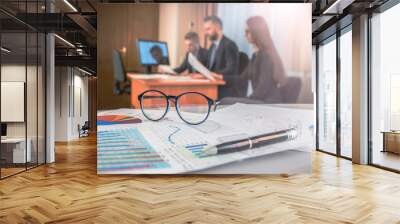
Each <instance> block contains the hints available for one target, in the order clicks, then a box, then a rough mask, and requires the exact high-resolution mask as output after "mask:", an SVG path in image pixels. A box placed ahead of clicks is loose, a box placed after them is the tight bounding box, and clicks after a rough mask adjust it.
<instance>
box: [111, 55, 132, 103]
mask: <svg viewBox="0 0 400 224" xmlns="http://www.w3.org/2000/svg"><path fill="white" fill-rule="evenodd" d="M112 56H113V68H114V93H115V94H118V95H120V94H123V93H127V94H130V93H131V86H130V84H129V81H128V80H127V78H126V72H125V68H124V65H123V63H122V59H121V55H120V53H119V52H118V51H117V50H113V55H112Z"/></svg>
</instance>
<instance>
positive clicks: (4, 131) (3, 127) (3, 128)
mask: <svg viewBox="0 0 400 224" xmlns="http://www.w3.org/2000/svg"><path fill="white" fill-rule="evenodd" d="M6 136H7V124H5V123H1V137H6Z"/></svg>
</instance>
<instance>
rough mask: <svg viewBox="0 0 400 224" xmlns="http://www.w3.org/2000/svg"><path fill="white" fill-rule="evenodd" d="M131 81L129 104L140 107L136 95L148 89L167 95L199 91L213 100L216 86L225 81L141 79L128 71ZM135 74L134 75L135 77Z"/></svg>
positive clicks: (215, 97)
mask: <svg viewBox="0 0 400 224" xmlns="http://www.w3.org/2000/svg"><path fill="white" fill-rule="evenodd" d="M127 75H128V78H129V79H130V81H131V105H132V107H133V108H140V104H139V100H138V96H139V95H140V94H141V93H142V92H144V91H146V90H150V89H154V90H158V91H161V92H163V93H165V94H167V95H175V96H177V95H179V94H181V93H184V92H189V91H191V92H199V93H202V94H204V95H206V96H208V97H210V98H211V99H213V100H216V99H217V98H218V86H219V85H225V81H223V80H216V81H207V80H204V79H192V80H173V79H143V78H140V77H137V76H138V75H142V74H135V73H128V74H127ZM135 76H136V77H135Z"/></svg>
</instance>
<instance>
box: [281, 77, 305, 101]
mask: <svg viewBox="0 0 400 224" xmlns="http://www.w3.org/2000/svg"><path fill="white" fill-rule="evenodd" d="M300 89H301V79H300V78H299V77H289V78H288V79H287V82H286V84H285V85H284V86H282V87H281V94H282V99H283V103H296V102H297V99H298V98H299V94H300Z"/></svg>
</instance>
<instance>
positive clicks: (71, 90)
mask: <svg viewBox="0 0 400 224" xmlns="http://www.w3.org/2000/svg"><path fill="white" fill-rule="evenodd" d="M55 85H56V93H55V119H56V122H55V125H56V133H55V140H56V141H70V140H73V139H77V138H78V137H79V133H78V125H83V124H84V122H85V121H87V120H88V105H89V104H88V78H87V77H85V76H83V73H81V72H80V71H79V70H77V69H75V68H71V67H56V83H55Z"/></svg>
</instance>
